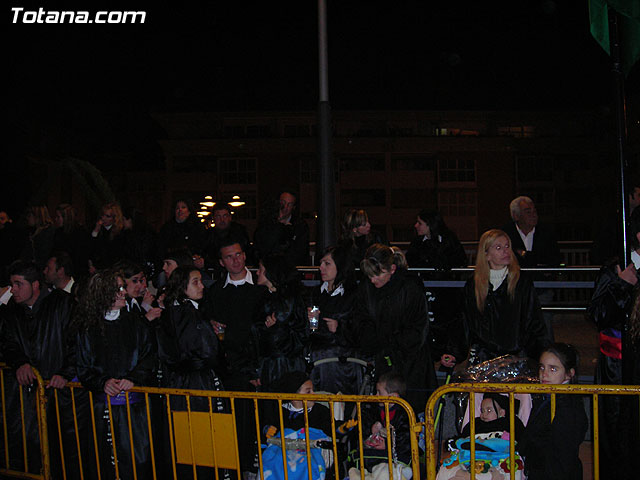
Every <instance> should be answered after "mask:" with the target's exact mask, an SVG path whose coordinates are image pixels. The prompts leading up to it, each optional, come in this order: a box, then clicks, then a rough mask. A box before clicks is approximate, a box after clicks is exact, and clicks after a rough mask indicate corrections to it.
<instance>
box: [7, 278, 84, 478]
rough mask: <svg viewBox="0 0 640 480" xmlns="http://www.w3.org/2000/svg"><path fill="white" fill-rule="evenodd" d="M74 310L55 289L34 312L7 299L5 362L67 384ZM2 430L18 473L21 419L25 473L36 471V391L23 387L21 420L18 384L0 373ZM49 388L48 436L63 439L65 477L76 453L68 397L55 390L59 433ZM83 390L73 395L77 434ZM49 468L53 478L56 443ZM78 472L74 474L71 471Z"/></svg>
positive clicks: (72, 356)
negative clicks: (59, 378) (0, 380)
mask: <svg viewBox="0 0 640 480" xmlns="http://www.w3.org/2000/svg"><path fill="white" fill-rule="evenodd" d="M72 306H73V301H72V298H71V296H70V295H69V294H67V293H66V292H63V291H60V290H54V291H53V292H51V293H49V292H48V291H46V290H45V291H43V292H42V293H41V294H40V296H39V298H38V299H37V300H36V303H35V304H34V305H33V308H31V309H30V308H28V307H24V306H22V305H19V304H17V303H16V302H15V300H14V299H13V298H12V299H11V300H9V303H8V304H7V305H3V306H2V307H0V350H1V351H2V356H3V357H4V361H6V362H7V363H8V364H9V366H10V367H11V368H12V369H13V370H17V369H18V368H19V367H21V366H22V365H24V364H25V363H28V364H30V365H31V366H33V367H35V368H36V369H38V370H39V371H40V373H41V374H42V376H43V378H45V379H49V378H51V377H52V376H53V375H56V374H57V375H61V376H63V377H64V378H65V379H67V380H72V379H73V378H74V377H75V376H76V359H75V337H73V338H70V336H71V335H70V331H69V330H70V329H69V323H70V319H71V310H72ZM4 381H5V384H4V390H5V398H4V403H5V405H4V406H5V407H6V413H7V416H6V425H5V426H6V428H7V432H8V435H9V437H8V440H9V441H8V445H7V448H8V449H9V456H10V459H11V465H12V466H13V468H15V469H18V470H22V469H23V468H24V465H23V463H22V458H23V452H22V428H23V427H22V421H24V428H25V433H26V438H25V441H26V444H27V453H28V458H29V470H30V471H32V472H34V471H39V468H40V455H39V451H40V436H39V433H38V420H37V415H36V408H35V406H36V390H35V389H31V388H23V389H22V393H23V396H22V402H23V403H24V418H23V417H22V416H21V415H20V411H21V406H20V404H21V398H20V394H19V388H18V382H17V379H16V377H15V375H5V380H4ZM53 390H54V389H48V390H47V391H46V394H47V400H48V402H47V415H48V416H49V417H50V418H53V419H54V421H50V422H49V424H48V427H49V438H56V439H57V438H58V433H61V435H62V441H63V445H64V449H65V454H66V456H67V460H69V461H70V462H71V463H70V464H68V465H71V466H70V467H69V468H70V470H68V473H69V474H71V470H75V467H76V466H77V450H76V441H75V428H74V426H73V416H72V415H70V414H69V413H70V412H71V395H70V391H69V389H64V390H60V391H58V402H59V407H60V421H61V424H62V428H61V429H60V432H59V430H58V428H57V422H56V421H55V418H56V417H55V415H56V413H55V405H56V404H55V401H54V399H53ZM82 393H83V392H82V391H79V392H78V391H76V395H75V397H76V414H77V418H78V421H79V428H80V429H81V431H80V433H81V434H82V428H83V425H86V420H87V416H86V415H85V414H84V413H85V412H86V408H85V404H84V403H83V402H82V398H81V397H82ZM50 453H51V456H52V467H53V471H54V474H56V473H60V472H56V469H57V467H58V466H59V464H60V462H59V450H58V442H57V441H56V442H55V443H53V444H52V448H51V452H50ZM75 473H77V472H75Z"/></svg>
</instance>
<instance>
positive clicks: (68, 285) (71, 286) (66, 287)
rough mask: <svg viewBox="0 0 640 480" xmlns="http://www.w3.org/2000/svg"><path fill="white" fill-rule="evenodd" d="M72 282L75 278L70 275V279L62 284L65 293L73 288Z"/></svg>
mask: <svg viewBox="0 0 640 480" xmlns="http://www.w3.org/2000/svg"><path fill="white" fill-rule="evenodd" d="M74 283H75V280H74V279H73V277H71V280H69V282H68V283H67V284H66V285H65V286H64V288H63V289H62V290H64V291H65V292H67V293H71V289H72V288H73V284H74Z"/></svg>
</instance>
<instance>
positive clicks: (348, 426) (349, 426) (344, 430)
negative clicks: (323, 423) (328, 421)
mask: <svg viewBox="0 0 640 480" xmlns="http://www.w3.org/2000/svg"><path fill="white" fill-rule="evenodd" d="M356 425H358V420H356V419H355V418H350V419H349V420H347V421H346V422H344V423H343V424H342V425H340V426H339V427H338V432H340V433H342V434H345V433H347V432H348V431H349V430H351V429H352V428H353V427H355V426H356Z"/></svg>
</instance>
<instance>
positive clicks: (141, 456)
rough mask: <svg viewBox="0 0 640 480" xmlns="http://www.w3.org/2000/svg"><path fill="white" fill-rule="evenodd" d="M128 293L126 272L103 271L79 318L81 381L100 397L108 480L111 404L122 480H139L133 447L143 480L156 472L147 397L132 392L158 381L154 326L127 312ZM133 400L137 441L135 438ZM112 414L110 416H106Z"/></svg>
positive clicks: (83, 302) (91, 282) (101, 448)
mask: <svg viewBox="0 0 640 480" xmlns="http://www.w3.org/2000/svg"><path fill="white" fill-rule="evenodd" d="M125 295H126V288H125V282H124V279H123V278H122V272H120V271H117V270H103V271H99V272H98V273H96V274H95V275H94V276H93V277H91V279H90V280H89V282H88V285H87V287H86V290H85V291H84V294H83V295H81V296H80V304H79V306H78V308H77V310H76V313H75V320H74V322H75V325H76V326H77V328H78V330H79V332H78V341H77V364H78V377H79V379H80V381H81V382H82V384H83V385H84V386H85V387H86V388H87V389H89V390H91V391H92V392H93V393H94V396H93V398H94V404H93V408H94V412H95V418H96V434H97V438H98V439H99V441H100V445H99V451H100V459H101V461H100V465H101V469H102V476H103V478H114V476H115V471H114V465H112V462H109V461H108V459H109V458H110V457H111V456H112V454H113V441H112V439H111V437H110V435H109V432H110V428H111V425H110V424H109V415H108V412H109V404H110V405H111V418H112V421H113V430H114V433H115V442H116V452H117V457H118V470H119V473H120V477H121V478H133V458H132V456H131V445H132V444H133V448H134V450H135V468H136V472H137V475H138V477H139V478H146V477H147V476H148V474H149V473H150V458H151V457H150V450H149V437H148V433H147V428H148V427H147V415H146V406H145V402H144V396H142V395H140V394H138V393H135V392H129V393H128V395H127V394H126V392H128V391H129V390H131V389H132V388H133V387H135V386H141V385H149V384H151V383H152V380H153V375H152V371H153V367H154V364H155V358H156V349H155V342H154V341H153V338H152V336H151V335H150V333H151V332H150V330H149V327H148V326H147V325H146V324H145V323H144V322H143V320H141V319H140V317H139V316H138V315H133V314H130V313H129V312H128V311H127V309H126V299H125ZM127 401H128V403H129V411H130V416H131V425H130V426H131V430H132V433H133V438H129V421H128V419H127V416H128V415H127V405H126V404H127ZM105 413H106V415H105Z"/></svg>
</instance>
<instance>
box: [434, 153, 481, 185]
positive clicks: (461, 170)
mask: <svg viewBox="0 0 640 480" xmlns="http://www.w3.org/2000/svg"><path fill="white" fill-rule="evenodd" d="M438 180H439V181H440V182H475V181H476V161H475V160H474V159H473V158H441V159H440V160H439V161H438Z"/></svg>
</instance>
